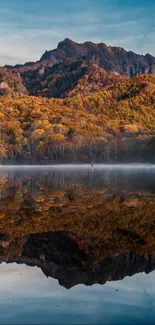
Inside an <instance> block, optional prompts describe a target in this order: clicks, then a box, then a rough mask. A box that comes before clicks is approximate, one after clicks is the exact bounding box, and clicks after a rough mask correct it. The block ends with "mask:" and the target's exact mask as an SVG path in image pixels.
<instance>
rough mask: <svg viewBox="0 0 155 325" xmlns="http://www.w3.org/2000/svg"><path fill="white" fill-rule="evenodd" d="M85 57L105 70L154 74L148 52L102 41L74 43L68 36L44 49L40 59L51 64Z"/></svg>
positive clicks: (127, 74)
mask: <svg viewBox="0 0 155 325" xmlns="http://www.w3.org/2000/svg"><path fill="white" fill-rule="evenodd" d="M81 57H83V58H86V59H87V60H89V61H93V62H94V63H97V64H98V65H99V66H100V67H102V68H104V69H105V70H106V71H111V72H116V73H118V74H123V75H125V76H128V77H133V76H136V75H138V74H143V73H152V74H155V58H154V57H153V56H151V55H149V54H146V55H145V56H144V55H139V54H136V53H134V52H132V51H129V52H127V51H125V50H124V49H123V48H121V47H114V46H107V45H106V44H104V43H99V44H95V43H92V42H85V43H83V44H79V43H76V42H74V41H72V40H70V39H68V38H66V39H65V40H64V41H62V42H60V43H59V44H58V47H57V49H56V50H52V51H46V52H45V53H44V54H43V56H42V57H41V59H40V61H41V62H43V61H50V62H51V63H52V64H55V63H57V62H60V61H62V60H64V59H68V58H75V59H77V58H81Z"/></svg>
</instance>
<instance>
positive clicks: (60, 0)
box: [0, 0, 155, 65]
mask: <svg viewBox="0 0 155 325" xmlns="http://www.w3.org/2000/svg"><path fill="white" fill-rule="evenodd" d="M66 37H69V38H71V39H73V40H75V41H78V42H83V41H86V40H91V41H94V42H105V43H107V44H108V45H118V46H122V47H124V48H125V49H127V50H133V51H135V52H138V53H147V52H149V53H151V54H152V55H155V43H154V37H155V0H0V64H1V65H3V64H6V63H7V64H14V63H20V62H21V63H22V62H25V61H33V60H37V59H39V58H40V56H41V55H42V54H43V53H44V52H45V50H50V49H52V48H55V47H56V46H57V43H58V42H59V41H61V40H63V39H64V38H66Z"/></svg>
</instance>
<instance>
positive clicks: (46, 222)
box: [0, 167, 155, 289]
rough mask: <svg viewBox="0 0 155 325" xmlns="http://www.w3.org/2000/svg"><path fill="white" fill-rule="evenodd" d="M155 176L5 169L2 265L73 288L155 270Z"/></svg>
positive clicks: (0, 193)
mask: <svg viewBox="0 0 155 325" xmlns="http://www.w3.org/2000/svg"><path fill="white" fill-rule="evenodd" d="M154 211H155V170H149V169H135V170H131V169H127V170H123V169H122V170H121V169H117V168H116V169H113V170H112V169H108V168H106V169H102V170H101V169H94V170H91V169H90V168H88V169H80V167H79V169H74V170H73V169H71V170H70V169H66V170H63V169H61V170H60V169H52V168H51V169H47V168H46V169H45V170H44V169H41V170H37V169H36V170H35V169H33V170H31V168H29V169H26V170H20V169H16V170H12V169H10V170H9V171H8V170H5V169H1V170H0V261H1V262H6V263H12V262H16V263H19V264H23V263H24V264H26V265H29V266H37V267H39V268H40V269H41V270H42V272H43V273H44V274H45V275H46V276H47V277H52V278H55V279H58V281H59V283H60V284H61V285H62V286H64V287H65V288H68V289H69V288H71V287H73V286H75V285H77V284H85V285H92V284H105V283H106V282H107V281H113V280H120V279H123V278H124V277H126V276H131V275H133V274H135V273H139V272H146V273H149V272H151V271H152V270H154V269H155V219H154Z"/></svg>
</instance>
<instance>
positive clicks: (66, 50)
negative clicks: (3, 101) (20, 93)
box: [5, 38, 155, 98]
mask: <svg viewBox="0 0 155 325" xmlns="http://www.w3.org/2000/svg"><path fill="white" fill-rule="evenodd" d="M5 69H7V70H11V71H14V72H16V73H17V74H19V75H20V77H21V80H22V83H23V85H24V87H25V88H26V89H27V92H28V94H29V95H34V96H43V97H58V98H63V97H67V96H72V95H74V94H76V93H77V92H78V91H79V92H80V93H81V92H82V91H83V92H84V94H85V93H88V92H93V91H95V90H100V89H103V88H104V87H105V86H106V85H107V84H109V83H112V82H114V83H115V81H116V80H117V79H118V80H120V78H121V76H122V78H123V77H124V78H125V77H126V78H128V77H133V76H137V75H140V74H155V57H153V56H151V55H150V54H146V55H145V56H144V55H139V54H135V53H133V52H131V51H129V52H127V51H125V50H124V49H123V48H121V47H112V46H107V45H106V44H104V43H100V44H95V43H92V42H85V43H83V44H79V43H76V42H74V41H72V40H70V39H68V38H67V39H65V40H64V41H62V42H60V43H59V44H58V46H57V49H54V50H51V51H46V52H45V53H44V54H43V56H42V57H41V59H40V60H39V61H37V62H34V63H33V62H28V63H26V64H24V65H16V66H15V67H12V66H6V67H5ZM81 79H82V80H81ZM107 79H110V80H107ZM89 83H90V86H88V84H89ZM79 84H80V85H82V87H80V89H79ZM74 88H75V91H74Z"/></svg>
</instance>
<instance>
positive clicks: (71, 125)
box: [0, 75, 155, 163]
mask: <svg viewBox="0 0 155 325" xmlns="http://www.w3.org/2000/svg"><path fill="white" fill-rule="evenodd" d="M78 87H79V89H82V85H80V84H79V86H78ZM80 87H81V88H80ZM75 89H76V88H75ZM84 89H86V88H85V87H84ZM76 92H77V95H74V96H71V97H67V98H64V99H54V98H53V99H48V98H42V97H34V96H33V97H31V96H21V97H19V98H13V96H2V97H0V120H1V123H0V138H1V142H0V158H1V162H3V163H24V162H26V163H36V162H37V163H56V162H89V161H91V160H95V161H96V162H131V161H154V157H155V154H154V149H153V148H154V136H155V76H152V75H142V76H137V77H134V78H130V79H122V80H121V81H118V80H117V82H116V83H114V84H109V85H108V86H106V87H105V88H103V90H100V91H97V92H92V93H90V94H87V95H85V91H84V94H83V93H82V91H81V90H80V91H79V93H78V91H77V90H75V93H76Z"/></svg>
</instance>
